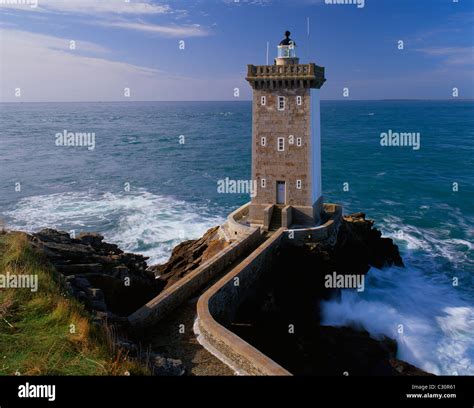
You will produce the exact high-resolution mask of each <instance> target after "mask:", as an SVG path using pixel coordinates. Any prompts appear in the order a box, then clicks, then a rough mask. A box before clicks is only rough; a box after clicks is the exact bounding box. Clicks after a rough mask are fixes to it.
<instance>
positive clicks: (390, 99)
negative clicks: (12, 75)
mask: <svg viewBox="0 0 474 408" xmlns="http://www.w3.org/2000/svg"><path fill="white" fill-rule="evenodd" d="M342 101H351V102H384V101H425V102H428V101H433V102H435V101H439V102H442V101H452V102H456V101H474V98H430V99H427V98H384V99H351V98H343V99H321V102H342ZM157 102H158V103H183V102H188V103H189V102H195V103H196V102H252V99H212V100H202V99H198V100H196V99H192V100H179V101H174V100H133V101H124V100H111V101H0V104H16V103H18V104H21V103H157Z"/></svg>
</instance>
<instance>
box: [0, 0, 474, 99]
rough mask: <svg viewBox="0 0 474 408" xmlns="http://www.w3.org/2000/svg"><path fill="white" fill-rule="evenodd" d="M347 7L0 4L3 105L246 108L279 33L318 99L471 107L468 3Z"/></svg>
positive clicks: (193, 1) (316, 1) (417, 1)
mask: <svg viewBox="0 0 474 408" xmlns="http://www.w3.org/2000/svg"><path fill="white" fill-rule="evenodd" d="M337 1H338V0H334V2H337ZM348 2H349V3H350V2H351V1H350V0H349V1H348ZM353 2H354V3H360V4H327V3H331V0H285V1H281V0H168V1H154V0H129V1H127V0H0V102H53V101H191V100H248V99H250V97H251V88H250V86H249V85H248V83H247V82H246V81H245V75H246V72H247V64H254V65H263V64H266V53H267V43H269V56H270V64H272V63H273V58H274V57H275V56H276V50H277V49H276V46H277V45H278V43H279V42H280V41H281V40H282V39H283V38H284V32H285V31H286V30H289V31H291V33H292V36H291V37H292V39H293V40H294V41H295V42H296V45H297V53H298V56H299V57H300V62H301V63H306V62H315V63H316V64H318V65H322V66H324V67H325V69H326V78H327V81H326V83H325V84H324V86H323V88H322V89H321V97H322V99H329V100H334V99H346V98H345V97H344V88H347V89H348V91H349V96H348V98H350V99H354V100H359V99H363V100H365V99H451V98H453V88H457V89H458V98H462V99H465V98H466V99H467V98H469V99H471V98H474V75H473V68H474V53H473V50H474V44H473V39H474V35H473V34H474V32H473V31H474V29H473V27H474V0H365V1H363V0H353ZM400 41H403V47H401V46H400V43H399V42H400ZM400 48H402V49H400ZM346 95H347V93H346Z"/></svg>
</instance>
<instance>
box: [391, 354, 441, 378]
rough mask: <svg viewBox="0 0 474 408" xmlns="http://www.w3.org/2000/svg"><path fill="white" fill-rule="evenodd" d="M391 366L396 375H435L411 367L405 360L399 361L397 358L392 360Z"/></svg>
mask: <svg viewBox="0 0 474 408" xmlns="http://www.w3.org/2000/svg"><path fill="white" fill-rule="evenodd" d="M390 365H391V366H392V367H393V368H394V370H395V372H396V374H395V375H404V376H405V375H406V376H434V374H431V373H427V372H426V371H423V370H421V369H419V368H418V367H415V366H414V365H411V364H409V363H407V362H406V361H403V360H398V359H396V358H392V359H390Z"/></svg>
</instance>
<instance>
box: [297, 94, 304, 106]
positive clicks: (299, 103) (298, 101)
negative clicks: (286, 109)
mask: <svg viewBox="0 0 474 408" xmlns="http://www.w3.org/2000/svg"><path fill="white" fill-rule="evenodd" d="M296 104H297V105H298V106H301V105H303V98H302V97H301V96H297V97H296Z"/></svg>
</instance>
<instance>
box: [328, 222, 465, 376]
mask: <svg viewBox="0 0 474 408" xmlns="http://www.w3.org/2000/svg"><path fill="white" fill-rule="evenodd" d="M391 221H393V220H391ZM400 225H401V223H399V222H389V223H386V224H384V229H385V231H386V232H388V234H387V235H389V236H390V235H391V236H392V237H394V238H395V239H396V241H397V243H398V244H400V246H401V247H402V257H403V258H404V261H405V264H406V267H405V268H398V267H390V268H385V269H383V270H378V269H374V268H372V269H371V270H370V271H369V273H368V275H367V276H366V286H365V292H363V293H358V292H356V291H352V290H344V291H342V294H341V297H340V299H337V300H330V301H327V302H323V303H322V317H323V319H322V323H323V324H327V325H333V326H352V327H355V328H364V329H366V330H367V331H368V332H369V333H370V334H371V335H372V336H373V337H375V338H377V337H380V336H381V335H385V336H388V337H391V338H394V339H396V340H397V343H398V357H399V358H400V359H402V360H405V361H408V362H409V363H412V364H414V365H416V366H418V367H420V368H422V369H424V370H426V371H428V372H431V373H433V374H438V375H441V374H442V375H473V374H474V306H473V301H472V286H471V277H470V276H469V272H468V271H467V270H466V266H467V265H469V264H470V263H471V262H472V259H471V257H470V255H471V252H470V251H471V250H472V245H471V244H470V243H469V242H468V241H466V240H463V239H453V238H448V237H443V236H442V234H441V235H440V233H437V232H436V231H433V230H428V229H423V228H416V227H414V226H406V225H404V226H403V234H402V235H399V234H397V230H398V229H399V228H400ZM448 265H449V266H450V267H449V268H448V267H447V266H448ZM446 270H451V271H453V270H454V271H455V272H454V275H453V273H452V272H451V274H448V273H446ZM455 282H457V285H456V284H454V283H455Z"/></svg>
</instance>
